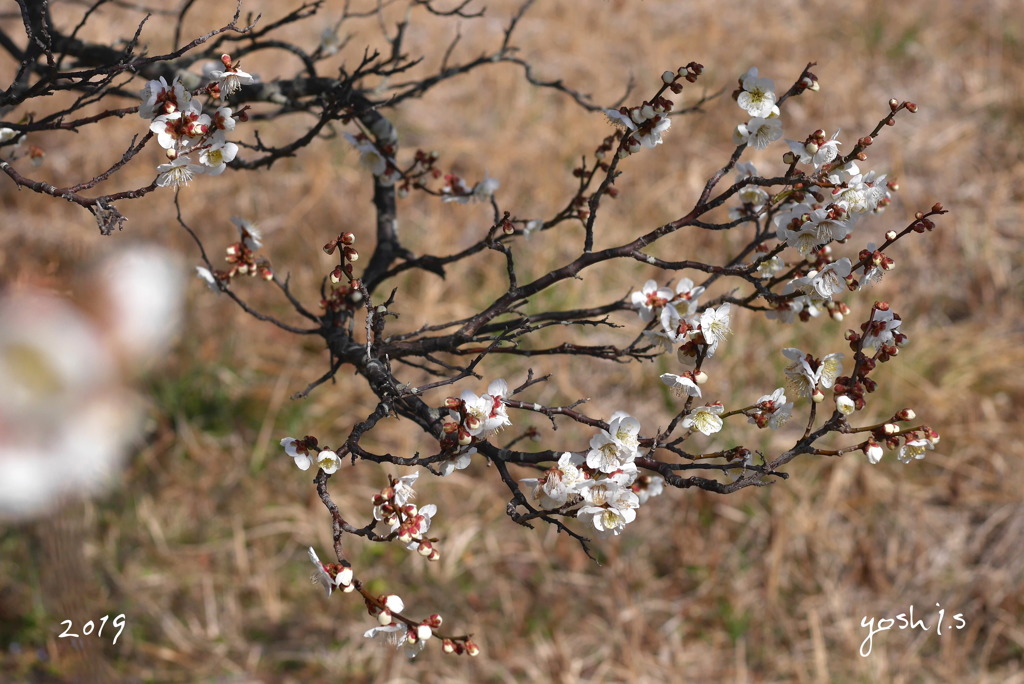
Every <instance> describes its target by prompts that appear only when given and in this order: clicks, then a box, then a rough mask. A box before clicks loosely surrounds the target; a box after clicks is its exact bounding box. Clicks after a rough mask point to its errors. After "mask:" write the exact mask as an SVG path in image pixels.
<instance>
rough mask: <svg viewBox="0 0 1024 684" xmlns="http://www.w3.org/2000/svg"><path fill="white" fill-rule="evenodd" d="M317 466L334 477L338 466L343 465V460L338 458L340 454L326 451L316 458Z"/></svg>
mask: <svg viewBox="0 0 1024 684" xmlns="http://www.w3.org/2000/svg"><path fill="white" fill-rule="evenodd" d="M316 464H317V466H319V467H320V470H322V471H324V472H325V473H326V474H328V475H333V474H334V473H335V472H337V470H338V466H339V465H340V464H341V459H339V458H338V454H337V453H336V452H334V451H331V450H330V449H324V450H323V451H321V452H320V453H319V454H317V456H316Z"/></svg>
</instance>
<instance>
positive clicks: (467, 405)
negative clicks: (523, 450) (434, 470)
mask: <svg viewBox="0 0 1024 684" xmlns="http://www.w3.org/2000/svg"><path fill="white" fill-rule="evenodd" d="M508 394H509V389H508V383H507V382H505V380H503V379H498V380H493V381H492V382H491V383H490V384H489V385H487V393H486V394H482V395H480V396H477V394H476V393H475V392H473V391H471V390H463V391H462V394H461V395H460V396H458V397H448V399H447V400H445V408H446V409H448V417H447V418H448V419H447V420H446V421H445V422H444V425H443V426H442V428H441V429H442V434H443V436H442V438H441V449H442V450H443V451H445V452H450V453H452V456H451V458H449V459H447V460H445V461H442V462H441V465H440V470H439V473H438V474H439V475H442V476H446V475H451V474H452V473H453V472H455V471H456V470H463V469H464V468H466V467H468V466H469V463H470V460H471V457H472V455H473V454H474V453H476V447H474V446H472V444H473V443H474V442H476V441H482V440H485V439H487V438H488V437H490V436H491V435H492V434H493V433H494V432H496V431H498V430H500V429H502V428H504V427H507V426H509V425H511V424H512V421H511V420H510V419H509V417H508V410H507V408H506V407H505V401H504V400H505V398H506V397H507V396H508Z"/></svg>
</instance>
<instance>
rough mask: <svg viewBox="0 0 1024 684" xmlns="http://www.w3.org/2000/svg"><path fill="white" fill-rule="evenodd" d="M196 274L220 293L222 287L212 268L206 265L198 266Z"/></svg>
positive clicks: (209, 286)
mask: <svg viewBox="0 0 1024 684" xmlns="http://www.w3.org/2000/svg"><path fill="white" fill-rule="evenodd" d="M196 275H197V276H199V278H200V279H201V280H203V281H204V282H205V283H206V286H207V287H208V288H210V289H211V290H213V291H214V292H216V293H218V294H220V292H221V289H220V286H219V285H218V284H217V277H216V276H215V275H213V273H212V272H211V271H210V269H208V268H206V267H205V266H196Z"/></svg>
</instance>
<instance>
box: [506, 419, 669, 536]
mask: <svg viewBox="0 0 1024 684" xmlns="http://www.w3.org/2000/svg"><path fill="white" fill-rule="evenodd" d="M639 435H640V421H638V420H637V419H636V418H634V417H633V416H631V415H629V414H628V413H625V412H623V411H616V412H615V413H614V414H612V417H611V420H610V421H609V423H608V428H607V429H606V430H602V431H601V432H599V433H598V434H596V435H594V437H593V438H592V439H591V440H590V450H589V451H587V452H586V454H583V453H571V452H565V453H563V454H562V456H561V457H560V458H559V459H558V463H557V464H556V465H555V466H554V467H552V468H549V469H548V470H547V471H546V472H545V473H544V474H543V475H542V476H541V477H539V478H526V479H522V480H520V482H521V483H522V484H524V485H527V486H528V487H530V488H531V496H532V498H533V500H534V501H536V502H537V503H538V505H539V506H540V507H541V508H542V509H545V510H552V511H554V510H559V509H562V510H564V511H571V510H575V511H576V517H578V518H583V519H587V518H589V520H590V522H591V524H592V525H593V526H594V529H596V530H597V532H598V533H599V534H614V535H618V534H619V533H620V532H622V530H623V529H624V528H625V526H626V525H627V524H629V523H631V522H633V521H634V520H635V519H636V509H637V508H639V507H640V505H641V504H642V503H645V502H646V501H647V500H648V499H650V498H651V497H652V496H657V495H658V494H660V493H661V492H662V490H663V488H664V478H662V477H661V476H659V475H644V476H640V475H639V471H638V469H637V464H636V459H637V457H638V456H639V455H640V441H639Z"/></svg>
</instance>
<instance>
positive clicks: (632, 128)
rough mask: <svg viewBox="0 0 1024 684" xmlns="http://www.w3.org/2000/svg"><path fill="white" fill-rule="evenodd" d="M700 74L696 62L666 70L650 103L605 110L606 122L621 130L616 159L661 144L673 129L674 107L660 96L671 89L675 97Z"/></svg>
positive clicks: (670, 101) (700, 70)
mask: <svg viewBox="0 0 1024 684" xmlns="http://www.w3.org/2000/svg"><path fill="white" fill-rule="evenodd" d="M703 71H704V66H703V65H701V64H697V63H696V62H690V63H689V64H687V65H686V66H682V67H679V68H678V69H677V70H676V71H666V72H665V73H664V74H662V75H661V81H662V87H661V89H660V90H659V91H658V94H657V95H656V96H654V97H653V98H652V99H651V100H649V101H645V102H644V103H642V104H640V105H638V106H635V107H620V108H619V109H606V110H604V113H605V116H606V117H608V120H609V121H610V122H611V123H612V124H613V125H614V126H616V127H617V128H618V129H619V131H620V133H619V134H620V136H621V138H622V141H621V144H620V145H619V149H618V152H617V155H618V157H619V159H623V158H625V157H628V156H630V155H632V154H636V153H637V152H639V151H640V150H641V149H643V148H647V149H653V148H654V147H656V146H657V145H660V144H661V143H662V136H663V135H664V134H665V133H666V132H667V131H668V129H669V128H671V126H672V119H670V118H669V113H670V112H671V111H672V108H673V107H674V106H675V103H674V102H673V101H672V100H670V99H668V98H667V97H664V96H663V95H662V93H664V92H665V91H666V90H670V91H672V92H673V93H675V94H677V95H678V94H679V93H681V92H683V83H682V82H683V81H685V82H687V83H695V82H696V81H697V78H698V77H699V76H700V75H701V73H703Z"/></svg>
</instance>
